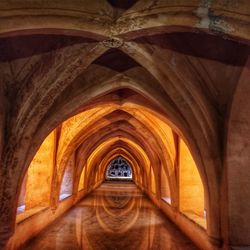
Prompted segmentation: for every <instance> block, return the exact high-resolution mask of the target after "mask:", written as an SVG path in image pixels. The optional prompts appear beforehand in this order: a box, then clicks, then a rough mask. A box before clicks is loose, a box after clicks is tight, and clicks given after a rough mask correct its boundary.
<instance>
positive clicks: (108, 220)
mask: <svg viewBox="0 0 250 250" xmlns="http://www.w3.org/2000/svg"><path fill="white" fill-rule="evenodd" d="M23 249H27V250H28V249H39V250H42V249H46V250H50V249H51V250H52V249H58V250H75V249H79V250H80V249H84V250H89V249H91V250H123V249H126V250H130V249H131V250H132V249H134V250H147V249H157V250H161V249H162V250H165V249H171V250H172V249H173V250H174V249H184V250H189V249H197V248H196V247H195V246H194V245H193V244H192V243H191V242H190V241H189V240H188V239H187V238H186V237H185V236H183V234H182V233H181V232H180V231H179V230H178V229H177V228H176V227H175V226H174V225H173V224H172V223H171V222H169V221H168V220H167V219H166V218H165V216H164V215H163V214H162V213H161V212H160V210H159V209H157V208H156V207H155V206H154V205H153V204H152V203H151V202H150V201H149V200H148V199H147V198H146V197H145V196H144V195H143V194H142V193H141V191H140V190H139V189H137V188H136V186H135V185H134V184H132V183H105V184H103V185H102V186H101V187H100V188H98V189H97V190H96V191H94V192H93V193H92V194H90V195H89V196H87V197H86V198H85V199H83V201H82V202H80V203H78V204H77V206H75V207H74V208H73V209H71V210H70V211H69V212H68V213H67V214H66V215H65V216H64V217H63V218H61V219H60V220H58V222H56V223H55V224H53V225H52V226H50V227H48V228H47V230H46V231H45V232H43V233H41V234H40V235H39V236H38V237H36V238H35V239H33V240H32V241H31V242H29V244H27V246H25V247H23Z"/></svg>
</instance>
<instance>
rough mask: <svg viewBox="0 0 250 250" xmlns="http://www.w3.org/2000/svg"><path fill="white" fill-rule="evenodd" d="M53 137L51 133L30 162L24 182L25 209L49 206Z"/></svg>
mask: <svg viewBox="0 0 250 250" xmlns="http://www.w3.org/2000/svg"><path fill="white" fill-rule="evenodd" d="M54 143H55V135H54V132H51V133H50V134H49V135H48V137H47V138H46V139H45V140H44V142H43V144H42V145H41V147H40V148H39V150H38V151H37V153H36V155H35V157H34V159H33V160H32V162H31V164H30V166H29V169H28V173H27V182H26V196H25V205H26V209H30V208H33V207H36V206H42V207H44V206H45V207H46V206H49V201H50V194H51V181H52V174H53V164H54Z"/></svg>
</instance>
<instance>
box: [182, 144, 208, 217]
mask: <svg viewBox="0 0 250 250" xmlns="http://www.w3.org/2000/svg"><path fill="white" fill-rule="evenodd" d="M179 150H180V156H179V157H180V158H179V188H180V211H182V212H183V213H187V214H189V213H191V214H192V213H194V214H196V215H198V216H201V217H203V216H204V189H203V184H202V181H201V178H200V174H199V172H198V169H197V166H196V164H195V162H194V160H193V157H192V155H191V153H190V151H189V149H188V147H187V145H186V144H185V143H184V141H183V140H180V147H179Z"/></svg>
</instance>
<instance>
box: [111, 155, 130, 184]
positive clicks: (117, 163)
mask: <svg viewBox="0 0 250 250" xmlns="http://www.w3.org/2000/svg"><path fill="white" fill-rule="evenodd" d="M106 179H107V180H110V179H126V180H132V169H131V167H130V165H129V164H128V162H127V161H126V160H125V159H123V158H122V157H118V158H116V159H114V160H113V161H112V162H111V163H110V164H109V166H108V168H107V172H106Z"/></svg>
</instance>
